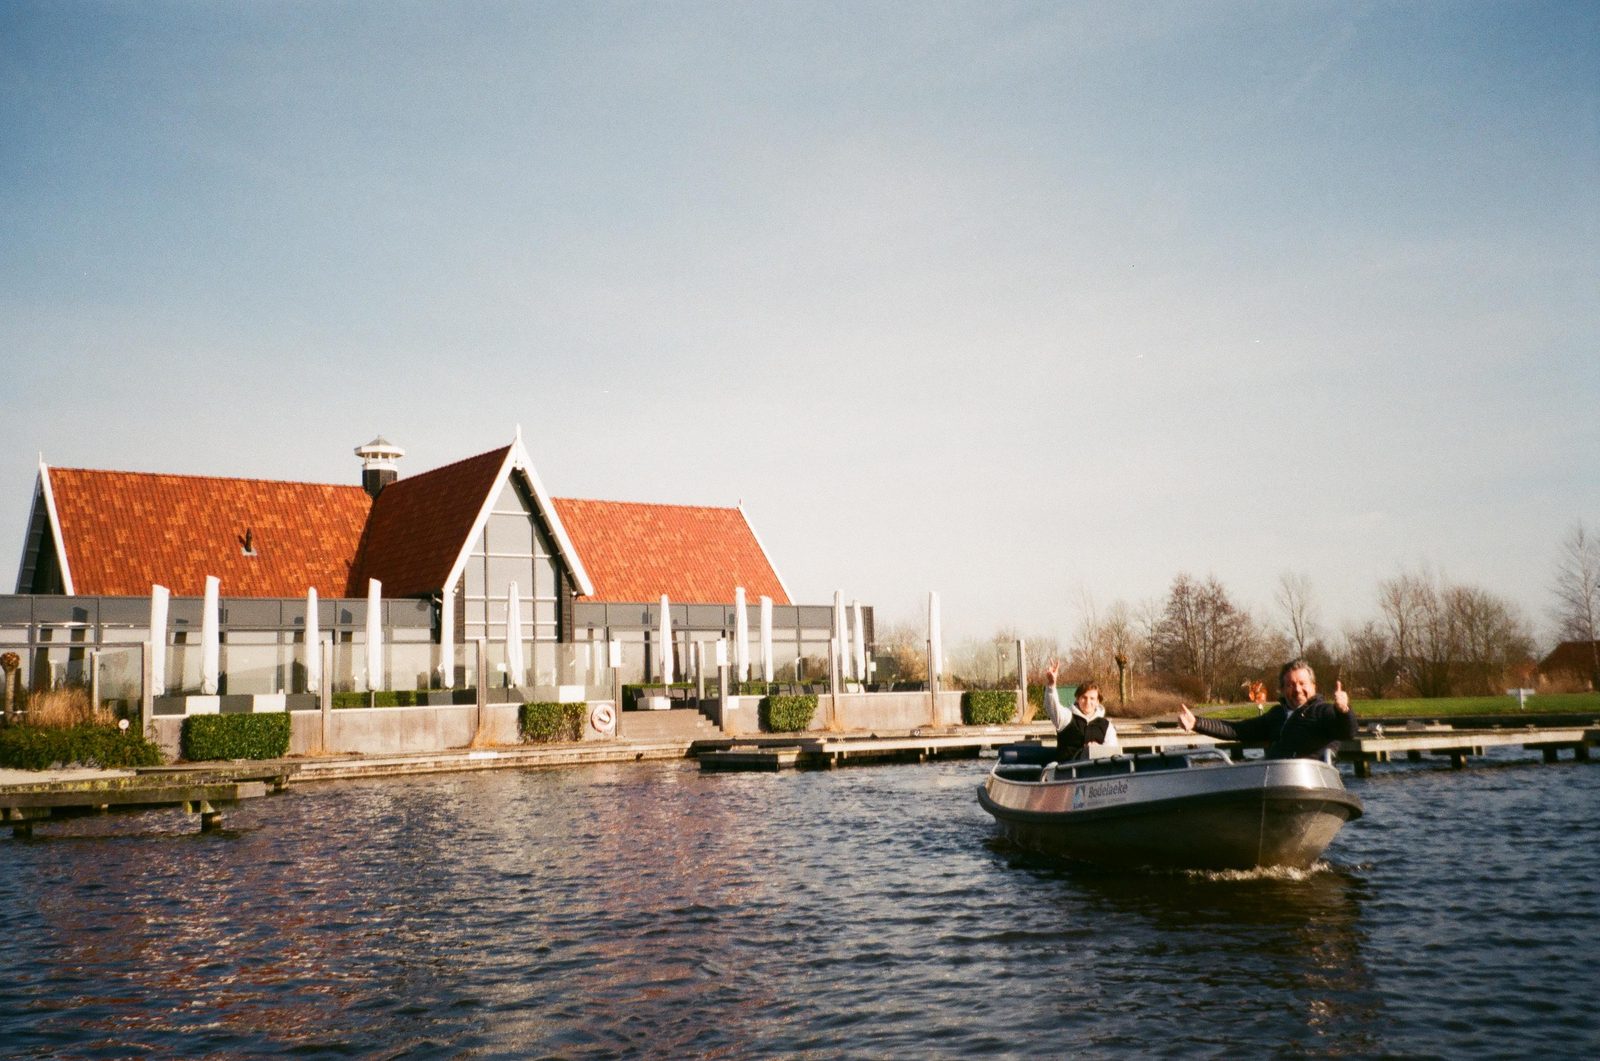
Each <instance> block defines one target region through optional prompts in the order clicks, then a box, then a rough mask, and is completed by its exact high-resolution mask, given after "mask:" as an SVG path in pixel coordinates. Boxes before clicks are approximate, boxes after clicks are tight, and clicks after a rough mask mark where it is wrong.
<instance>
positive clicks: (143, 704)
mask: <svg viewBox="0 0 1600 1061" xmlns="http://www.w3.org/2000/svg"><path fill="white" fill-rule="evenodd" d="M139 675H140V678H139V688H140V692H139V732H140V733H141V734H142V735H143V736H144V739H145V740H150V739H151V736H152V735H151V732H150V730H151V727H153V726H154V725H155V702H156V693H155V688H154V686H155V681H156V658H155V646H154V644H153V643H152V642H150V641H142V642H140V643H139Z"/></svg>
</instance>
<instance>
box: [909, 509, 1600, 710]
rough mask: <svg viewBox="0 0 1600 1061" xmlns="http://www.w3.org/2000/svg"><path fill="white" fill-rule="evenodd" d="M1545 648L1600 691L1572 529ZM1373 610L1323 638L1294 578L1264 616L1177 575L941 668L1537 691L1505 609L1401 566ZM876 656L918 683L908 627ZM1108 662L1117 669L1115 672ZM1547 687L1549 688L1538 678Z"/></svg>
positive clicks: (1586, 570)
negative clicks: (1292, 676) (1575, 646)
mask: <svg viewBox="0 0 1600 1061" xmlns="http://www.w3.org/2000/svg"><path fill="white" fill-rule="evenodd" d="M1550 594H1551V604H1550V609H1549V618H1550V619H1551V621H1552V626H1551V629H1552V630H1553V632H1554V634H1555V637H1556V640H1558V641H1563V642H1565V641H1574V642H1579V643H1580V645H1582V646H1583V647H1584V651H1583V653H1582V662H1581V665H1579V666H1577V667H1576V668H1575V669H1574V670H1573V671H1572V672H1571V673H1570V674H1568V675H1566V676H1565V677H1563V676H1559V675H1558V676H1556V677H1555V682H1556V683H1557V684H1565V685H1566V686H1569V687H1571V688H1600V538H1597V537H1596V535H1595V533H1594V532H1593V531H1591V530H1590V529H1589V528H1588V527H1586V526H1585V525H1584V524H1583V523H1582V522H1581V521H1580V522H1578V523H1576V524H1574V526H1573V527H1572V528H1571V530H1570V531H1569V532H1568V533H1567V534H1566V536H1565V537H1564V538H1563V539H1562V541H1561V543H1560V548H1559V552H1558V556H1557V560H1556V563H1555V565H1554V568H1553V577H1552V581H1551V585H1550ZM1375 601H1376V614H1374V615H1373V616H1371V617H1369V618H1367V619H1364V620H1362V621H1359V622H1355V623H1350V624H1347V625H1345V626H1344V627H1343V628H1342V629H1340V630H1338V631H1329V630H1326V629H1325V628H1324V627H1323V625H1322V623H1321V622H1320V618H1319V614H1318V608H1317V602H1316V595H1315V592H1314V588H1313V586H1312V585H1311V581H1310V579H1309V578H1307V577H1306V576H1305V575H1303V574H1298V573H1294V572H1285V573H1284V574H1283V575H1281V576H1280V577H1279V579H1278V583H1277V587H1276V592H1275V593H1274V600H1273V604H1272V607H1271V609H1270V610H1269V612H1268V614H1267V615H1266V616H1265V617H1263V616H1259V615H1257V614H1254V613H1252V612H1251V610H1250V609H1248V608H1247V607H1244V606H1243V605H1241V604H1240V602H1239V601H1237V600H1236V599H1235V598H1234V597H1233V596H1232V595H1231V594H1230V593H1229V592H1228V589H1227V587H1226V586H1224V585H1223V584H1222V583H1221V582H1220V581H1219V580H1218V579H1217V578H1216V577H1215V576H1207V577H1205V578H1199V577H1196V576H1194V575H1191V574H1189V573H1187V572H1181V573H1179V574H1178V575H1176V576H1175V577H1174V578H1173V580H1172V583H1171V585H1170V587H1169V588H1168V590H1167V594H1166V596H1165V597H1164V598H1156V599H1151V600H1146V601H1143V602H1140V603H1137V604H1129V603H1127V602H1125V601H1120V600H1119V601H1117V602H1115V603H1113V604H1112V605H1111V606H1109V607H1107V608H1105V609H1103V610H1102V609H1097V608H1095V607H1093V606H1092V604H1089V603H1086V604H1085V607H1084V617H1083V620H1082V621H1081V623H1080V624H1079V626H1078V628H1077V630H1076V632H1075V633H1074V635H1073V637H1072V639H1071V640H1070V641H1068V642H1066V643H1062V642H1060V641H1059V640H1058V639H1057V638H1056V637H1054V636H1031V637H1023V636H1022V635H1020V634H1019V633H1018V632H1017V631H1016V630H1014V629H1009V628H1007V629H1001V630H999V631H997V632H996V633H995V634H994V635H993V636H992V637H990V638H987V639H975V640H969V641H965V642H961V643H959V644H957V645H955V646H953V647H952V648H951V649H950V651H949V652H948V653H947V656H946V660H945V663H946V672H947V674H948V675H949V676H950V678H951V679H952V681H953V682H954V683H956V684H962V685H967V686H974V685H987V684H996V685H998V684H1004V683H1006V682H1007V681H1015V678H1016V669H1015V658H1014V651H1013V646H1014V645H1015V643H1016V641H1017V640H1019V639H1021V640H1024V641H1026V643H1027V645H1028V653H1029V656H1030V659H1029V664H1030V666H1029V670H1030V681H1032V682H1037V681H1038V680H1039V677H1040V674H1039V672H1040V670H1041V669H1042V668H1043V666H1044V664H1045V663H1046V662H1047V661H1048V660H1049V659H1050V658H1052V657H1054V658H1059V659H1061V660H1063V662H1064V665H1065V670H1066V672H1067V673H1068V674H1070V675H1072V676H1074V677H1075V678H1078V679H1082V678H1086V677H1089V676H1093V677H1095V678H1097V679H1098V680H1099V681H1100V682H1101V684H1102V686H1104V687H1105V688H1106V690H1107V692H1108V694H1111V693H1113V692H1114V690H1116V688H1117V682H1118V678H1119V675H1120V674H1121V673H1122V671H1123V669H1124V668H1125V669H1126V671H1127V674H1128V679H1129V682H1130V684H1131V686H1132V691H1133V692H1134V693H1135V694H1136V695H1137V694H1138V693H1142V692H1147V691H1154V692H1160V693H1167V694H1173V695H1177V696H1180V697H1183V698H1185V699H1189V700H1194V701H1199V702H1211V703H1215V702H1219V701H1222V702H1226V701H1237V700H1242V699H1245V696H1244V692H1243V690H1244V689H1246V688H1247V687H1248V686H1249V684H1250V683H1251V682H1254V681H1264V682H1266V683H1267V685H1268V687H1269V688H1270V689H1274V690H1275V683H1276V677H1277V671H1278V667H1279V666H1280V665H1281V664H1282V663H1283V661H1285V660H1287V659H1290V658H1292V657H1297V656H1298V657H1304V658H1305V659H1307V660H1309V661H1310V662H1311V664H1312V666H1313V667H1315V668H1316V671H1317V673H1318V675H1319V676H1320V677H1321V678H1322V682H1323V684H1326V685H1330V686H1331V684H1332V681H1333V679H1335V678H1338V679H1339V680H1341V681H1343V682H1344V685H1345V687H1346V688H1347V689H1351V690H1352V691H1353V692H1354V693H1355V694H1356V695H1358V696H1363V697H1369V698H1373V699H1378V698H1383V697H1394V696H1421V697H1442V696H1475V695H1494V694H1500V693H1503V692H1505V691H1507V690H1508V689H1514V688H1525V687H1534V686H1535V684H1536V668H1537V658H1538V654H1539V645H1538V641H1537V639H1536V637H1535V635H1534V632H1533V627H1532V625H1531V623H1530V622H1529V620H1528V619H1527V617H1526V616H1525V615H1523V614H1522V612H1521V610H1520V609H1519V608H1518V607H1517V605H1516V604H1515V603H1513V602H1512V601H1510V600H1507V599H1506V598H1504V597H1501V596H1499V595H1497V594H1495V593H1492V592H1490V591H1488V590H1486V589H1484V588H1482V587H1480V586H1474V585H1470V584H1466V583H1460V582H1455V581H1452V580H1450V579H1447V578H1445V577H1444V576H1442V575H1440V574H1439V573H1437V572H1434V571H1431V570H1429V569H1427V568H1425V567H1424V568H1418V569H1415V570H1408V569H1402V570H1400V571H1399V572H1398V573H1396V574H1395V575H1394V576H1393V577H1391V578H1388V579H1385V580H1383V581H1382V582H1380V583H1379V584H1378V587H1377V592H1376V595H1375ZM878 657H879V660H880V666H886V667H887V668H888V670H889V671H890V672H891V676H892V677H899V678H905V679H909V680H925V679H926V676H927V660H926V644H925V635H924V632H923V631H922V630H921V629H920V627H917V626H916V625H915V624H910V623H907V624H897V625H891V626H888V627H886V628H884V629H882V630H880V631H879V636H878ZM1119 659H1120V660H1121V661H1122V663H1121V666H1119V663H1118V661H1119ZM1546 680H1547V681H1548V680H1549V676H1547V678H1546Z"/></svg>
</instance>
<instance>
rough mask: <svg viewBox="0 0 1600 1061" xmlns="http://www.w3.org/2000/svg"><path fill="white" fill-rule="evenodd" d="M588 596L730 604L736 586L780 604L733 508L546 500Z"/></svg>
mask: <svg viewBox="0 0 1600 1061" xmlns="http://www.w3.org/2000/svg"><path fill="white" fill-rule="evenodd" d="M553 500H554V503H555V506H556V513H557V515H558V516H559V517H560V519H561V522H562V524H563V525H564V526H565V527H566V529H567V534H568V536H569V537H570V538H571V539H572V544H573V548H575V549H576V550H577V552H578V556H579V558H581V559H582V561H583V565H584V567H585V568H586V569H587V570H588V573H589V579H590V581H592V582H593V583H594V595H593V596H591V597H589V598H586V599H588V600H594V601H619V602H630V601H653V600H658V599H659V598H660V597H661V595H662V594H663V593H665V594H666V595H667V596H668V597H670V598H671V599H672V600H674V601H681V602H684V603H693V604H732V603H733V591H734V589H735V588H736V587H738V586H743V587H744V591H745V599H746V600H747V601H749V602H751V603H754V602H755V601H756V600H758V599H759V598H761V597H764V596H765V597H771V598H772V601H773V603H774V604H788V603H789V595H788V594H786V593H785V592H784V591H783V584H782V583H780V582H779V581H778V573H777V572H776V571H774V570H773V568H772V564H771V563H770V562H769V561H768V560H767V555H766V553H765V552H763V551H762V549H761V545H760V543H759V542H757V541H756V536H755V532H754V531H752V530H751V529H750V524H749V522H748V521H747V520H746V519H745V518H744V513H743V512H742V511H740V510H739V509H737V508H703V507H698V506H692V505H646V504H635V503H630V502H626V501H583V500H577V499H574V498H565V497H558V498H554V499H553Z"/></svg>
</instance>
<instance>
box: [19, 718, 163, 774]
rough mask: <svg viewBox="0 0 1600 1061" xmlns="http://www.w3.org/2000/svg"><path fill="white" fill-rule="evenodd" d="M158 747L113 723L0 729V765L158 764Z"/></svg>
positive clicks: (29, 767)
mask: <svg viewBox="0 0 1600 1061" xmlns="http://www.w3.org/2000/svg"><path fill="white" fill-rule="evenodd" d="M160 764H161V749H160V748H157V747H156V746H155V745H154V744H152V743H151V742H150V741H147V740H145V739H144V738H143V737H141V736H140V735H139V734H137V733H135V732H133V730H131V729H130V730H129V731H128V732H126V733H124V732H122V731H121V730H119V729H118V728H117V727H115V726H95V725H83V726H70V727H68V728H65V729H57V728H55V727H50V728H46V727H43V726H6V727H5V728H3V729H0V766H3V767H9V768H11V769H13V770H49V769H50V768H52V767H55V766H72V765H79V766H97V767H101V768H102V769H110V768H114V767H123V766H159V765H160Z"/></svg>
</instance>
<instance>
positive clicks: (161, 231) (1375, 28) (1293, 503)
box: [0, 2, 1600, 639]
mask: <svg viewBox="0 0 1600 1061" xmlns="http://www.w3.org/2000/svg"><path fill="white" fill-rule="evenodd" d="M1597 245H1600V7H1596V6H1595V5H1593V4H1586V3H1535V2H1515V3H1490V2H1482V3H1405V4H1389V3H1365V4H1363V3H1345V2H1340V3H1314V2H1312V3H1292V4H1290V3H1285V4H1279V5H1273V4H1260V3H1255V2H1251V3H1157V2H1149V3H1103V4H1102V3H1047V4H1005V3H1000V4H996V3H972V4H966V3H952V4H911V3H866V2H859V3H766V4H762V3H757V4H715V3H665V4H648V5H644V4H590V5H580V4H569V3H459V4H431V3H429V4H406V3H393V2H390V3H362V2H351V3H341V4H333V5H330V4H324V3H309V2H307V3H296V2H263V3H256V4H242V5H219V4H209V3H198V2H196V3H160V2H154V3H139V4H131V3H104V4H97V3H75V4H61V3H29V2H12V3H8V4H6V5H4V6H3V7H0V349H3V352H4V354H3V361H4V364H5V366H6V367H5V369H4V373H3V375H4V377H5V378H4V380H3V381H0V558H4V557H10V558H12V559H11V560H9V561H7V562H10V563H15V562H16V558H17V557H19V556H20V551H21V542H22V537H23V532H24V525H25V522H26V514H27V505H28V502H29V499H30V495H31V491H32V488H33V482H34V478H35V474H36V468H37V458H38V455H39V454H40V453H41V452H42V453H43V455H44V458H45V460H46V461H47V462H48V463H50V464H53V465H62V466H76V467H107V468H119V469H128V470H143V471H170V472H184V473H192V474H211V475H246V476H255V477H261V478H281V479H306V480H313V481H333V482H355V481H356V480H357V477H358V474H359V468H358V462H357V461H356V459H355V458H354V457H353V456H352V454H351V449H352V448H353V447H354V446H356V445H358V444H360V443H362V442H365V441H366V440H367V439H369V438H371V437H373V436H374V435H376V434H380V433H381V434H382V435H384V436H385V437H387V438H389V439H392V440H394V441H395V442H398V443H399V444H400V445H402V446H404V447H406V449H407V450H408V456H407V458H406V460H405V461H404V462H402V465H401V470H402V474H405V472H406V471H407V470H408V469H409V470H411V471H413V472H415V471H421V470H424V469H427V468H431V467H434V466H437V465H439V464H443V463H447V462H449V461H451V460H455V459H458V458H460V457H464V456H469V455H471V454H474V453H478V452H481V451H483V450H486V449H489V448H492V447H495V446H499V445H503V444H504V443H506V442H507V441H509V440H510V438H511V436H512V434H513V432H514V430H515V429H516V427H517V425H519V424H520V425H521V427H522V430H523V433H524V437H525V439H526V441H527V443H528V447H529V450H530V452H531V453H532V455H533V458H534V461H535V463H536V464H537V465H538V467H539V471H540V474H541V476H542V477H543V479H544V480H545V483H546V485H547V486H548V487H549V488H550V489H551V491H552V492H553V493H555V494H557V495H560V496H576V497H599V498H607V499H618V500H640V501H666V502H680V503H687V504H734V503H736V502H738V501H740V500H743V502H744V504H745V506H746V509H747V511H748V512H749V514H750V516H751V518H752V520H753V522H754V524H755V526H756V528H757V530H758V531H759V532H760V533H761V535H762V537H763V539H764V540H765V542H766V544H767V546H768V548H769V551H770V552H772V554H773V555H774V558H775V560H776V561H777V563H778V566H779V569H780V571H781V572H782V574H783V575H784V577H785V578H786V579H787V581H788V582H789V585H790V588H791V589H792V590H793V591H794V593H795V594H796V596H798V597H800V598H802V599H804V600H807V601H817V602H823V601H827V600H830V599H831V597H832V593H833V591H834V589H836V588H842V589H843V590H844V591H845V593H846V594H847V596H850V597H860V598H861V599H863V600H865V601H868V602H871V603H874V604H876V605H877V606H878V608H879V610H880V618H881V619H884V620H894V619H911V618H913V617H915V616H917V615H919V614H920V611H921V608H922V607H923V605H922V601H923V599H924V595H925V593H926V591H927V590H928V589H937V590H939V591H940V593H941V596H942V598H943V601H944V611H945V623H946V629H947V636H961V635H969V636H983V635H987V634H989V633H991V632H993V631H994V630H995V628H997V627H998V626H1000V625H1002V624H1005V625H1012V626H1016V627H1018V628H1020V629H1021V630H1022V631H1024V632H1026V633H1037V634H1049V635H1056V636H1060V637H1062V638H1063V639H1065V638H1068V637H1070V636H1071V633H1072V631H1073V629H1074V628H1075V625H1076V623H1077V621H1078V619H1079V617H1080V615H1081V612H1082V609H1083V606H1084V602H1085V601H1092V602H1094V604H1095V605H1097V606H1099V607H1101V608H1103V607H1105V606H1106V605H1108V604H1110V603H1111V602H1112V601H1113V600H1116V599H1119V598H1120V599H1124V600H1127V601H1129V602H1137V601H1140V600H1144V599H1147V598H1151V597H1160V596H1162V595H1164V593H1165V591H1166V588H1167V586H1168V585H1169V584H1170V582H1171V579H1172V577H1173V576H1174V575H1175V574H1177V573H1178V572H1180V571H1187V572H1189V573H1192V574H1195V575H1200V576H1203V575H1206V574H1215V575H1216V576H1217V577H1218V578H1219V579H1220V580H1221V581H1222V582H1223V583H1224V584H1225V585H1227V586H1228V587H1229V588H1230V590H1231V591H1232V592H1233V593H1234V595H1235V597H1236V598H1237V599H1238V600H1239V601H1240V602H1241V603H1243V604H1246V605H1248V606H1251V607H1253V608H1254V609H1255V610H1256V611H1257V612H1258V613H1260V614H1261V615H1262V617H1263V618H1266V617H1268V616H1269V615H1270V613H1271V610H1272V597H1273V590H1274V586H1275V584H1276V582H1277V580H1278V577H1279V575H1280V574H1281V573H1282V572H1285V571H1293V572H1298V573H1302V574H1304V575H1306V576H1307V577H1309V578H1310V580H1311V583H1312V586H1313V588H1314V592H1315V595H1316V597H1317V599H1318V600H1319V602H1320V604H1321V610H1322V612H1323V618H1324V620H1325V622H1326V624H1327V625H1328V626H1330V627H1337V626H1338V625H1339V624H1340V623H1341V622H1344V621H1347V620H1356V619H1362V618H1366V617H1369V616H1375V615H1376V604H1375V600H1374V593H1375V589H1376V586H1377V583H1378V582H1379V581H1380V580H1381V579H1384V578H1387V577H1390V576H1392V575H1393V574H1395V573H1396V572H1397V571H1398V570H1399V569H1400V568H1401V567H1416V566H1417V565H1421V564H1427V565H1430V566H1432V567H1433V568H1435V569H1437V570H1438V571H1440V572H1442V573H1443V574H1444V575H1445V576H1446V577H1449V578H1452V579H1455V580H1458V581H1463V582H1469V583H1472V584H1475V585H1480V586H1483V587H1484V588H1486V589H1490V590H1492V591H1494V592H1496V593H1500V594H1502V595H1504V596H1506V597H1508V598H1510V599H1512V600H1513V601H1515V602H1517V603H1518V604H1519V605H1521V606H1522V607H1523V608H1524V610H1525V611H1526V612H1527V614H1528V616H1529V618H1530V619H1531V620H1533V621H1534V622H1535V623H1536V624H1537V625H1539V626H1541V627H1542V625H1543V620H1544V610H1545V608H1546V607H1547V605H1548V603H1549V600H1548V593H1547V585H1548V583H1549V580H1550V573H1551V568H1552V565H1553V562H1554V559H1555V555H1556V550H1557V545H1558V542H1559V540H1560V538H1561V535H1562V534H1563V533H1564V531H1565V530H1566V528H1567V527H1568V526H1570V525H1571V523H1572V522H1573V521H1574V520H1577V519H1584V520H1586V521H1588V522H1589V523H1590V525H1591V526H1594V525H1596V524H1600V460H1597V456H1600V416H1597V414H1596V410H1597V408H1600V349H1597V347H1600V344H1597V339H1600V268H1597V260H1596V252H1595V247H1596V246H1597ZM7 577H11V576H7Z"/></svg>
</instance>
